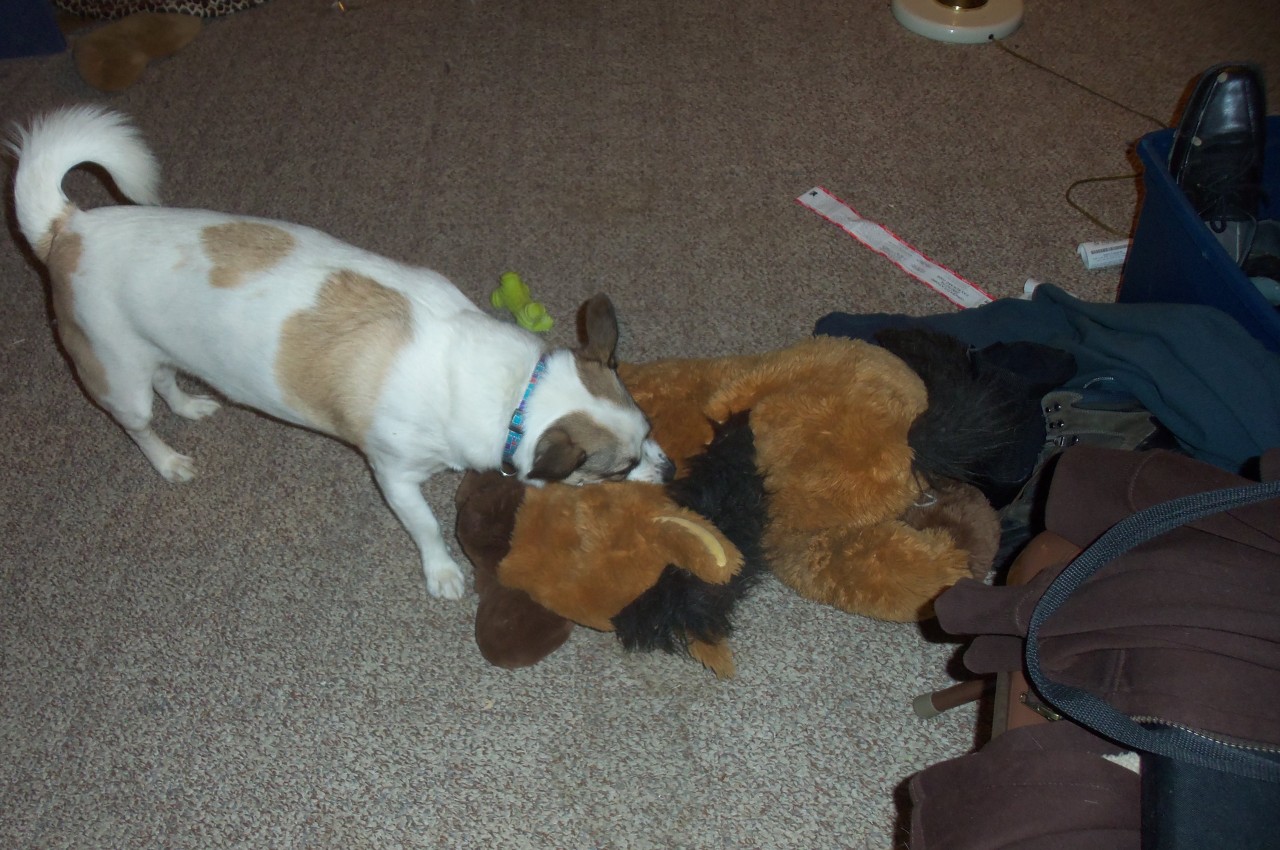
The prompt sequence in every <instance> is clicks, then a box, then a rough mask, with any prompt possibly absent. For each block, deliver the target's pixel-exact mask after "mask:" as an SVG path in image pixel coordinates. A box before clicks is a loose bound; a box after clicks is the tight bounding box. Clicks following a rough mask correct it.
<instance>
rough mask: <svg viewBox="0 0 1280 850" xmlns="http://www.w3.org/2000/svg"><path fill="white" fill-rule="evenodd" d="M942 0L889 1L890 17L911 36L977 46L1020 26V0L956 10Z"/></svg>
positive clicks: (998, 0)
mask: <svg viewBox="0 0 1280 850" xmlns="http://www.w3.org/2000/svg"><path fill="white" fill-rule="evenodd" d="M958 5H971V4H960V3H959V0H957V5H952V4H949V3H946V2H944V0H893V16H894V17H895V18H897V19H898V23H900V24H902V25H903V26H904V27H906V28H907V29H909V30H911V31H912V32H914V33H917V34H919V35H922V36H924V37H925V38H932V39H933V40H935V41H950V42H952V43H955V44H980V43H981V42H984V41H990V40H991V39H996V38H1004V37H1006V36H1008V35H1012V34H1013V31H1014V30H1016V29H1017V28H1018V27H1019V25H1021V24H1022V0H986V2H985V3H983V4H982V5H980V6H974V7H973V8H957V6H958Z"/></svg>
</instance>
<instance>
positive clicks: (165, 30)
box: [71, 12, 202, 92]
mask: <svg viewBox="0 0 1280 850" xmlns="http://www.w3.org/2000/svg"><path fill="white" fill-rule="evenodd" d="M201 26H202V24H201V21H200V19H199V18H195V17H191V16H190V15H180V14H171V13H165V12H137V13H135V14H133V15H130V16H128V17H126V18H122V19H121V20H118V21H114V22H112V23H109V24H106V25H104V26H101V27H99V28H97V29H95V30H93V31H92V32H90V33H89V34H87V35H83V36H77V37H76V38H74V39H73V40H72V47H71V52H72V54H73V55H74V56H75V62H76V70H77V71H79V72H80V76H81V77H82V78H83V79H84V81H85V82H86V83H88V84H89V85H91V86H93V87H94V88H96V89H98V90H100V91H105V92H118V91H123V90H125V89H127V88H128V87H129V86H131V85H133V84H134V83H136V82H137V81H138V79H139V78H140V77H141V76H142V72H143V71H145V70H146V68H147V65H148V64H149V63H150V62H152V61H153V60H155V59H164V58H166V57H168V56H172V55H173V54H175V53H177V52H178V51H179V50H181V49H182V48H183V47H185V46H186V45H187V44H188V43H189V42H190V41H191V40H192V39H193V38H195V37H196V36H197V35H198V34H199V32H200V28H201Z"/></svg>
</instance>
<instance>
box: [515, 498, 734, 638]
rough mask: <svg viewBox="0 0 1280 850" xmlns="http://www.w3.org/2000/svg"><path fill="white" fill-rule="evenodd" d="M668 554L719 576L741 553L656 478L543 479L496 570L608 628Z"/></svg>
mask: <svg viewBox="0 0 1280 850" xmlns="http://www.w3.org/2000/svg"><path fill="white" fill-rule="evenodd" d="M673 518H674V519H678V520H681V522H678V523H677V522H671V521H670V520H671V519H673ZM690 527H694V528H698V529H699V530H700V532H701V533H702V534H703V535H705V536H700V535H699V533H695V532H693V531H691V530H690ZM708 538H709V539H710V541H712V542H711V545H708V542H709V540H708ZM549 558H550V559H554V560H553V561H552V562H551V563H550V564H549V563H548V559H549ZM668 564H677V565H678V566H680V567H683V568H684V569H686V570H688V571H689V572H691V573H693V574H694V575H695V576H697V577H698V578H700V579H702V580H703V581H708V582H712V583H713V584H722V583H724V582H726V581H728V580H729V579H730V578H731V577H732V576H733V575H734V574H735V573H736V572H737V571H738V570H739V569H741V567H742V555H741V553H739V552H738V550H737V548H736V547H734V545H733V544H732V543H730V542H729V540H728V538H726V537H725V536H724V535H723V534H722V533H721V532H720V530H719V529H717V528H715V526H713V525H711V523H710V522H708V521H707V520H706V519H704V518H702V517H700V516H698V515H697V514H695V513H694V512H692V511H689V510H685V509H684V508H681V507H678V506H676V505H675V504H673V503H672V502H671V500H670V499H668V498H667V494H666V491H665V490H663V488H662V486H661V485H659V484H642V483H636V482H630V483H625V482H619V483H611V482H606V483H604V484H593V485H591V486H590V487H569V486H565V485H548V486H546V487H542V488H539V489H538V490H535V491H531V492H529V493H527V494H526V496H525V500H524V504H523V505H521V507H520V510H519V512H518V513H517V514H516V523H515V530H514V531H513V532H512V535H511V551H510V553H509V554H508V555H507V557H506V558H504V559H503V560H502V562H501V563H500V564H499V565H498V579H499V581H501V582H502V583H503V584H504V585H506V586H508V587H514V588H517V589H520V590H523V591H525V592H526V593H528V594H529V595H530V596H531V597H532V598H533V599H534V600H535V601H537V602H539V603H540V604H542V605H544V606H545V607H547V608H550V609H551V610H552V611H555V612H557V613H559V614H561V615H562V616H565V617H568V618H569V619H571V620H573V621H574V622H576V623H580V624H582V625H584V626H589V627H591V628H593V629H599V630H600V631H612V630H613V624H612V623H611V622H610V620H612V619H613V617H614V616H615V615H617V614H618V612H620V611H621V610H622V609H623V608H625V607H627V606H628V605H629V604H631V602H632V601H633V600H635V599H636V597H638V596H639V595H640V594H641V593H643V592H644V591H645V590H648V589H649V588H650V587H652V586H653V585H654V583H655V582H656V581H657V580H658V576H659V575H661V574H662V571H663V570H664V569H666V567H667V565H668Z"/></svg>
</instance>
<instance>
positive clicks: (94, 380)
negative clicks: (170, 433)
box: [59, 321, 196, 483]
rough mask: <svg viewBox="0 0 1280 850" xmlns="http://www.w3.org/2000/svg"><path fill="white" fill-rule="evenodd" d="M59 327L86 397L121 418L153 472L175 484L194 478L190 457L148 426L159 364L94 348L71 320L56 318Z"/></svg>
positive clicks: (136, 354)
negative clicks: (153, 385) (175, 449)
mask: <svg viewBox="0 0 1280 850" xmlns="http://www.w3.org/2000/svg"><path fill="white" fill-rule="evenodd" d="M59 330H60V332H61V336H62V339H63V343H64V345H65V347H66V349H67V351H68V353H69V354H70V355H71V359H72V361H73V362H74V363H75V365H76V374H78V375H79V376H80V380H81V383H82V384H84V388H85V390H86V391H87V392H88V393H89V396H90V397H91V398H92V399H93V400H94V401H96V402H97V403H98V404H100V405H101V406H102V407H103V409H104V410H106V411H107V413H110V414H111V417H112V418H113V419H115V420H116V422H118V423H120V427H121V428H124V430H125V433H126V434H128V435H129V437H130V438H131V439H132V440H133V441H134V442H135V443H136V444H137V445H138V448H140V449H142V453H143V454H144V455H146V456H147V460H149V461H151V465H152V466H154V467H155V468H156V472H159V473H160V474H161V475H162V476H164V479H165V480H166V481H172V482H174V483H181V482H184V481H190V480H191V479H192V478H195V475H196V470H195V464H194V463H193V462H192V460H191V458H189V457H187V456H186V455H184V454H179V453H178V452H176V451H174V450H173V449H172V448H171V447H170V446H169V445H168V444H167V443H165V441H164V440H162V439H160V437H159V436H158V435H157V434H156V432H155V431H153V430H152V429H151V406H152V401H153V400H154V396H153V394H152V384H153V382H154V381H157V380H159V379H158V377H156V376H157V369H159V368H160V367H159V364H157V363H155V362H154V360H153V359H152V358H151V357H149V356H146V355H142V356H139V352H129V351H124V350H121V349H118V348H113V349H107V350H103V348H102V347H94V346H92V345H91V344H90V343H89V340H88V338H87V337H86V336H85V335H84V334H83V333H82V332H81V331H80V329H79V328H78V327H77V326H75V325H74V324H72V323H70V322H66V321H62V322H60V325H59ZM170 379H172V375H171V376H170Z"/></svg>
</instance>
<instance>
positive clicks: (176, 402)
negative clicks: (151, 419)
mask: <svg viewBox="0 0 1280 850" xmlns="http://www.w3.org/2000/svg"><path fill="white" fill-rule="evenodd" d="M151 384H152V386H154V387H155V390H156V392H158V393H159V394H160V397H161V398H162V399H164V401H165V404H167V405H169V409H170V410H172V411H173V412H174V413H176V414H178V415H179V416H181V417H182V418H183V419H203V418H205V417H206V416H208V415H209V414H211V413H213V412H214V411H216V410H217V409H218V408H219V407H221V406H222V405H220V404H218V403H217V402H216V401H214V400H213V399H211V398H209V397H208V396H203V395H188V394H187V393H185V392H183V390H182V388H181V387H179V386H178V380H177V376H176V375H175V374H174V371H173V369H172V368H171V367H168V366H161V367H160V368H159V369H156V373H155V375H154V376H153V377H152V379H151Z"/></svg>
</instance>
